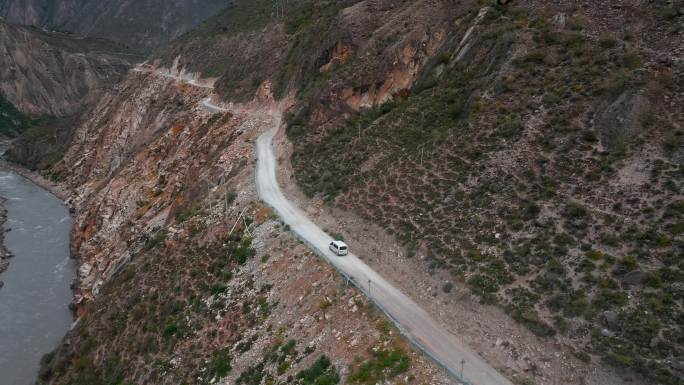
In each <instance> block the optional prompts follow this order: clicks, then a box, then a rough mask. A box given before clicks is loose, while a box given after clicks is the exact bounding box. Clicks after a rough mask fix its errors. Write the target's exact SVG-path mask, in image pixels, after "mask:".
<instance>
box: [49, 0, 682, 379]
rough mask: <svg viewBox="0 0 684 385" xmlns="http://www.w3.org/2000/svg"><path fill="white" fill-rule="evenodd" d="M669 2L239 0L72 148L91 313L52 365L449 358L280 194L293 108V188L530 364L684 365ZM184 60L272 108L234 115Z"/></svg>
mask: <svg viewBox="0 0 684 385" xmlns="http://www.w3.org/2000/svg"><path fill="white" fill-rule="evenodd" d="M656 3H657V6H655V5H654V6H653V7H651V6H650V5H649V6H647V5H644V3H643V2H640V1H636V0H635V1H625V2H621V3H620V4H618V5H615V4H612V3H610V4H609V3H606V2H575V1H555V2H545V1H544V2H542V1H533V0H527V1H522V0H521V1H516V2H513V3H512V5H510V4H509V5H508V6H505V7H504V6H499V5H497V4H496V2H494V1H492V2H481V1H478V2H476V1H472V2H469V1H465V2H453V1H446V0H444V1H441V0H419V1H408V0H407V1H403V0H394V1H392V0H377V1H376V0H366V1H360V0H358V1H354V0H348V1H307V0H299V1H296V0H293V1H289V2H287V7H285V8H284V9H281V10H280V11H279V12H278V13H277V14H274V13H273V12H272V9H273V8H272V6H273V4H272V2H270V1H265V0H264V1H261V0H256V1H237V2H235V5H234V7H233V9H232V11H230V12H228V11H226V12H224V13H221V14H219V15H217V16H216V17H214V18H211V19H210V20H208V21H207V22H206V23H204V24H203V25H202V26H200V27H199V28H197V29H195V30H193V31H192V32H190V33H188V34H186V35H184V36H183V37H181V38H180V39H178V40H176V41H175V42H173V43H172V44H171V45H169V46H168V47H165V48H163V49H161V50H160V51H158V52H157V53H156V54H155V56H154V58H153V60H150V63H152V64H153V65H156V66H166V67H171V68H170V70H169V71H170V72H164V71H160V73H163V74H165V75H166V76H165V77H159V76H157V75H155V74H154V73H153V72H152V73H150V72H147V71H149V69H148V68H147V67H145V68H141V70H140V72H133V73H131V74H130V75H129V77H128V78H127V79H126V81H124V82H123V83H121V84H120V85H119V86H118V87H117V88H116V90H115V91H113V92H111V93H107V94H106V95H104V96H103V97H102V98H101V100H100V101H99V103H98V105H97V106H96V108H95V109H94V110H93V112H92V114H90V119H88V121H87V122H85V123H84V124H83V125H81V126H80V127H79V129H78V130H77V132H76V134H75V135H74V138H73V141H72V143H71V146H70V148H69V151H68V153H67V155H66V156H65V157H64V159H63V160H62V162H60V163H58V164H56V165H55V166H53V167H51V169H50V172H51V173H52V174H53V175H55V176H56V177H57V178H61V179H62V180H64V181H65V183H67V184H68V185H69V186H71V188H72V189H73V190H74V199H73V201H72V203H73V205H74V207H75V208H76V209H77V212H78V214H77V219H76V223H77V231H76V235H75V237H74V244H73V249H74V252H75V254H76V255H77V257H78V258H79V261H80V263H81V269H80V271H79V282H78V294H77V299H78V307H77V309H78V314H79V316H80V319H79V321H78V324H77V326H76V327H75V328H74V330H73V331H72V332H71V333H70V334H69V335H68V336H67V338H66V339H65V341H64V343H63V344H62V345H61V346H60V348H59V349H58V350H57V351H56V352H55V354H53V355H50V356H48V357H46V359H45V365H44V371H43V372H42V374H41V381H43V382H46V383H57V384H69V383H75V384H78V383H107V382H109V383H122V382H123V381H124V380H125V381H129V382H133V383H182V382H183V381H186V382H188V383H196V382H197V383H204V382H215V381H218V380H219V379H222V380H221V381H222V383H237V384H262V383H263V384H272V383H299V384H303V383H338V382H340V381H341V382H342V383H364V384H366V383H367V384H375V383H378V382H382V381H384V380H385V379H387V378H386V377H388V376H389V377H393V378H394V377H396V376H397V375H398V374H401V373H404V372H405V371H406V370H412V371H414V372H410V373H411V375H407V376H406V377H403V376H401V377H396V378H394V379H393V381H402V382H412V381H418V383H421V382H422V381H432V380H431V379H430V378H431V376H432V378H434V376H436V377H439V376H438V375H435V374H434V373H435V372H434V371H435V368H434V366H432V364H430V363H426V362H420V363H417V364H414V365H412V369H407V368H406V367H405V364H404V363H405V362H407V361H408V360H407V359H406V358H404V356H405V355H406V353H405V352H406V349H405V347H402V348H401V349H400V350H398V351H395V350H392V349H391V348H388V347H389V346H394V345H399V346H401V342H400V340H397V339H394V338H392V339H391V340H386V339H385V338H388V337H389V336H393V335H394V334H395V333H394V331H391V330H390V329H388V328H387V327H386V325H384V326H381V327H380V328H378V330H377V333H376V332H375V330H371V329H372V328H370V325H371V322H374V321H373V320H374V319H375V318H374V316H373V312H372V311H371V310H368V307H366V306H360V305H361V304H362V302H358V303H357V302H356V299H357V298H356V297H353V295H352V294H350V293H349V292H348V291H347V289H344V290H342V289H341V288H342V284H343V283H342V282H339V281H337V280H335V279H333V278H326V279H325V280H324V281H319V280H316V279H311V278H310V277H312V276H315V277H319V276H318V275H317V274H319V273H320V274H321V277H322V276H325V277H329V275H328V274H330V271H329V270H327V268H326V267H325V266H323V265H321V264H320V261H317V260H315V259H313V258H310V256H308V255H307V256H303V255H302V254H304V253H305V248H303V247H302V246H301V245H300V246H297V245H296V243H295V242H294V241H293V240H292V239H291V238H290V236H289V235H286V234H282V233H281V230H283V231H284V230H286V229H285V228H281V227H280V226H278V225H277V224H276V222H275V221H274V220H273V219H272V218H271V214H270V213H269V211H268V210H267V209H266V208H264V207H263V206H261V205H260V204H259V203H257V202H256V197H255V195H254V191H253V185H252V183H253V182H252V180H251V177H252V174H251V172H252V167H253V162H254V158H253V140H254V138H255V136H256V133H257V132H256V131H258V130H263V129H264V128H265V127H268V126H269V125H271V124H273V121H272V117H273V112H274V111H280V110H282V109H284V108H285V107H290V108H288V111H289V119H288V124H287V138H280V140H281V141H280V143H279V145H278V147H277V150H278V151H279V152H280V155H281V156H282V159H281V162H282V167H283V170H282V172H283V174H282V175H281V180H282V181H283V185H284V186H285V187H286V189H287V190H288V192H289V194H290V195H291V197H293V198H294V199H298V200H299V202H300V203H301V204H303V205H305V206H306V209H307V210H308V211H309V213H310V214H312V215H314V216H315V217H316V219H317V220H318V221H320V222H321V223H322V224H323V225H324V226H327V228H328V229H329V231H330V232H331V233H339V235H340V236H343V237H344V238H345V239H347V240H349V241H350V244H351V245H352V247H353V249H354V250H355V251H356V250H358V254H359V255H360V256H362V257H365V258H366V262H367V263H368V264H369V265H371V266H372V267H373V268H374V269H377V270H378V271H381V272H382V273H383V275H386V276H387V277H388V278H389V279H390V280H392V281H393V282H394V283H396V284H397V285H398V286H401V287H402V288H403V289H404V291H405V292H407V293H409V294H410V295H411V296H412V297H413V298H414V299H415V300H416V301H417V302H419V303H421V305H424V306H425V307H426V308H428V309H429V311H430V312H431V315H432V316H434V317H435V318H437V319H438V320H439V321H441V322H442V323H444V324H445V325H446V326H447V327H449V328H450V330H453V331H454V332H455V334H457V335H458V336H459V337H461V338H462V339H463V340H464V341H466V342H467V343H469V344H470V345H471V346H472V347H473V348H474V349H475V350H476V351H478V352H479V353H480V354H481V355H482V356H483V357H484V358H485V359H486V360H487V361H488V362H490V364H491V365H493V366H495V367H496V368H497V369H500V370H501V371H502V372H503V373H505V374H506V375H508V376H509V378H511V379H515V381H518V382H520V383H522V384H530V383H536V384H539V385H541V384H556V383H571V384H602V385H606V384H624V383H632V384H679V383H681V381H682V376H683V373H682V368H683V367H684V366H682V355H683V354H684V353H683V351H682V349H683V346H684V337H683V336H684V334H683V333H684V331H683V330H682V324H684V322H683V319H682V317H683V315H682V314H684V313H683V312H682V307H683V303H682V301H684V298H683V291H682V287H683V286H682V282H683V281H684V265H682V263H683V262H682V258H681V256H682V242H683V241H684V240H683V239H682V231H681V230H682V223H681V222H682V213H683V212H684V210H683V209H682V201H683V200H684V198H683V197H682V192H681V188H682V183H683V182H682V172H681V168H682V166H681V161H682V159H683V158H682V151H684V149H683V148H682V143H684V142H682V140H681V138H682V131H681V130H682V124H683V120H684V117H683V116H682V108H681V106H682V105H684V100H683V98H684V89H683V88H684V85H683V84H682V79H683V78H684V77H683V76H682V75H683V72H682V71H683V68H682V65H683V64H682V53H683V52H684V47H682V41H684V39H682V33H683V28H682V22H683V21H682V14H683V12H682V10H681V9H682V5H681V2H676V1H675V2H673V1H669V2H654V3H653V4H656ZM283 4H285V3H283ZM174 73H179V74H180V73H182V74H183V75H184V77H186V78H189V77H191V76H200V75H203V76H205V77H210V78H213V79H210V80H207V81H206V82H195V83H194V84H211V83H213V84H215V85H216V89H215V92H216V93H217V95H213V97H221V98H223V99H224V101H226V102H228V101H232V102H239V101H249V100H251V101H252V102H251V103H249V104H246V105H244V104H243V105H239V104H238V105H237V107H236V105H233V104H231V106H233V108H232V109H233V110H234V112H233V113H232V114H228V115H220V114H213V113H211V112H210V111H206V110H205V109H203V108H202V100H204V98H206V97H209V96H212V95H210V92H211V91H210V90H209V88H208V87H196V86H193V85H191V84H187V83H178V84H173V81H172V80H170V79H171V78H172V77H173V76H174ZM188 73H192V74H193V75H189V74H188ZM272 98H275V99H280V98H282V99H283V101H282V102H281V103H276V102H274V101H273V100H272ZM288 138H289V141H288V140H287V139H288ZM289 166H291V168H292V170H288V167H289ZM290 171H293V172H292V173H290ZM295 181H296V182H297V184H298V185H299V186H301V188H302V189H303V190H304V192H305V193H306V194H307V195H308V196H302V195H300V194H299V192H298V191H297V188H296V186H295V183H294V182H295ZM215 186H216V187H215ZM255 256H257V258H254V257H255ZM293 266H296V268H293ZM312 280H315V282H314V284H313V285H311V286H310V287H309V283H310V282H311V281H312ZM322 282H323V283H322ZM271 285H272V286H271ZM471 294H474V295H476V296H477V299H479V302H478V301H474V300H472V299H471ZM354 295H355V294H354ZM354 306H356V310H353V309H355V308H354ZM361 308H363V309H364V310H367V312H364V313H363V315H362V316H358V317H357V316H356V312H358V310H359V309H361ZM347 311H349V312H353V313H354V315H351V316H350V315H349V314H346V316H345V312H347ZM504 312H505V313H506V314H507V316H506V315H505V314H504ZM376 320H381V318H377V319H376ZM351 322H355V323H353V324H351ZM516 322H517V324H516ZM311 325H315V327H311ZM307 328H312V330H313V331H312V332H311V333H305V332H304V330H306V329H307ZM369 328H370V329H369ZM525 328H527V329H528V330H526V329H525ZM369 330H370V331H369ZM288 333H289V334H288ZM318 335H320V336H321V337H320V338H318ZM288 338H292V339H294V342H293V343H284V342H285V340H286V339H288ZM131 341H135V342H133V343H132V342H131ZM255 341H256V342H255ZM360 341H363V342H360ZM385 341H387V342H385ZM311 342H313V345H315V346H317V349H321V350H324V351H325V354H326V356H328V357H331V358H332V361H333V365H332V366H334V367H335V370H334V371H333V370H331V369H330V368H331V366H330V365H329V364H326V362H325V360H323V362H321V363H320V364H319V363H318V361H316V363H315V364H314V365H313V366H311V367H310V371H308V370H305V369H306V368H307V367H308V365H310V364H312V363H314V362H312V361H313V359H314V356H312V357H310V358H306V357H307V355H306V352H307V351H309V350H310V349H308V348H306V347H305V346H307V345H309V344H310V343H311ZM370 347H372V348H375V350H372V351H371V352H372V353H367V354H364V353H363V351H364V350H365V349H366V348H370ZM319 352H320V350H319ZM318 354H319V353H316V355H315V356H316V357H318ZM357 354H358V355H360V356H362V357H363V358H361V359H360V361H364V362H363V363H359V362H356V360H355V359H354V358H353V356H354V355H357ZM316 359H317V358H316ZM417 359H418V358H417V357H416V356H415V355H413V356H412V358H411V360H410V361H411V362H416V360H417ZM606 363H607V364H609V365H606ZM466 364H467V363H466ZM383 365H387V366H389V367H383ZM611 368H612V369H611ZM421 370H422V371H421ZM312 372H316V373H318V374H322V376H321V377H319V378H322V379H320V382H317V381H316V380H315V379H312V377H316V376H313V375H310V373H312ZM302 373H303V374H302ZM337 375H339V377H336V376H337ZM411 376H416V378H415V379H414V378H412V377H411ZM440 380H441V379H440Z"/></svg>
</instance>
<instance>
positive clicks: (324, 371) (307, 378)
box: [295, 355, 340, 385]
mask: <svg viewBox="0 0 684 385" xmlns="http://www.w3.org/2000/svg"><path fill="white" fill-rule="evenodd" d="M295 378H296V384H298V385H335V384H337V383H339V382H340V376H339V375H338V374H337V370H335V367H334V366H333V365H332V364H331V363H330V359H329V358H328V357H327V356H325V355H323V356H320V357H319V358H318V359H317V360H316V361H315V362H314V363H313V364H311V366H309V367H308V368H307V369H304V370H302V371H300V372H299V373H297V376H296V377H295Z"/></svg>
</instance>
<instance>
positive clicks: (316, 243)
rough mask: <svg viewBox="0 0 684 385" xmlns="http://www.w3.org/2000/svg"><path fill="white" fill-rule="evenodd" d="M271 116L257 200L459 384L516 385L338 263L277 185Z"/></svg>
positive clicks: (357, 266) (384, 285)
mask: <svg viewBox="0 0 684 385" xmlns="http://www.w3.org/2000/svg"><path fill="white" fill-rule="evenodd" d="M137 71H138V72H142V71H141V70H137ZM145 72H147V71H145ZM158 74H159V75H161V76H164V77H168V78H173V79H175V80H177V81H183V82H187V83H190V84H192V85H195V86H198V87H201V88H213V87H211V86H207V85H202V84H201V83H199V82H197V81H195V80H190V79H184V78H182V77H178V76H174V75H171V74H169V73H158ZM200 105H201V107H202V108H205V109H206V110H207V111H209V112H211V113H223V112H231V110H230V109H227V108H225V107H220V106H217V105H216V104H214V103H213V101H212V98H211V96H209V97H207V98H205V99H203V100H202V101H201V102H200ZM272 116H273V127H271V128H270V129H269V130H268V131H266V132H265V133H263V134H262V135H261V136H259V138H258V139H257V143H256V150H257V169H256V185H257V192H258V194H259V197H260V198H261V199H262V200H263V201H264V202H265V203H267V204H268V205H269V206H271V207H272V208H273V209H274V210H275V212H276V213H277V214H278V216H279V217H280V218H281V220H282V221H283V222H284V223H286V224H287V225H288V226H290V229H291V230H292V231H293V232H294V233H295V234H296V235H297V236H298V237H300V238H301V239H302V240H303V241H305V242H306V243H308V244H309V246H310V247H311V248H312V249H314V250H315V251H316V252H317V253H318V254H319V255H320V256H322V257H323V258H325V259H326V260H327V261H328V262H329V263H330V264H331V265H333V267H335V269H337V270H338V271H339V272H340V273H341V274H343V275H344V276H346V277H347V278H348V279H349V280H350V281H351V282H353V283H354V285H355V286H356V287H358V288H359V289H360V290H361V291H362V292H363V293H364V294H365V295H366V296H367V297H368V298H369V299H370V300H371V301H373V302H374V303H375V304H376V305H377V306H378V307H379V308H380V309H382V311H383V312H384V313H385V314H386V315H387V316H388V317H390V318H391V319H392V320H393V321H394V323H395V324H396V325H397V327H398V328H399V330H400V331H401V333H402V334H403V335H404V336H405V337H406V338H407V339H409V340H410V341H411V342H412V343H413V344H414V345H416V346H417V347H418V348H419V349H420V350H422V351H423V352H424V353H425V354H427V355H428V356H430V357H431V358H432V359H434V360H435V361H436V362H437V363H439V364H440V365H441V366H442V367H444V368H445V369H446V370H447V371H448V372H450V373H451V374H452V375H453V376H455V377H456V378H458V379H460V381H461V382H464V383H466V384H471V385H513V383H512V382H511V381H509V380H508V379H507V378H506V377H504V376H503V375H501V374H500V373H499V372H498V371H497V370H496V369H494V368H493V367H492V366H490V365H489V364H488V363H487V362H485V361H484V360H483V359H482V358H481V357H480V356H479V355H477V354H476V353H475V352H473V351H472V350H471V349H470V348H469V347H468V346H467V345H466V344H465V343H464V342H463V341H460V340H459V339H458V338H456V336H454V335H453V334H451V333H450V332H448V331H447V330H446V329H445V328H444V327H443V326H442V325H440V324H439V323H438V322H437V321H435V320H434V319H433V318H432V317H431V316H430V315H429V314H428V313H427V312H425V311H424V310H423V309H422V308H421V307H420V306H418V304H417V303H416V302H415V301H413V300H412V299H411V298H409V297H408V296H407V295H406V294H404V293H402V292H401V291H400V290H399V289H398V288H396V287H395V286H394V285H392V284H391V283H389V282H388V281H387V280H385V279H384V278H383V277H382V276H380V275H379V274H378V273H376V272H375V271H374V270H373V269H371V268H370V267H369V266H368V265H366V264H365V263H364V262H363V261H361V260H360V259H359V257H357V256H356V255H354V254H351V253H350V254H349V255H347V256H344V257H338V256H336V255H335V254H333V253H332V252H331V251H329V250H328V245H329V244H330V242H332V241H333V239H332V237H331V236H330V235H328V234H327V233H325V232H324V231H323V230H322V229H321V228H320V227H318V226H317V225H316V224H315V223H314V222H312V221H311V220H310V219H309V218H308V217H307V216H306V214H305V213H304V212H303V211H302V210H300V209H299V208H298V207H296V206H295V205H294V204H293V203H292V202H290V201H289V200H288V199H287V198H286V197H285V195H284V194H283V192H282V190H281V188H280V186H279V185H278V180H277V177H276V167H277V161H276V156H275V153H274V151H273V138H274V137H275V135H276V133H277V132H278V129H279V128H280V124H281V120H282V114H281V113H280V112H274V113H272ZM350 248H351V249H352V250H353V248H354V245H350Z"/></svg>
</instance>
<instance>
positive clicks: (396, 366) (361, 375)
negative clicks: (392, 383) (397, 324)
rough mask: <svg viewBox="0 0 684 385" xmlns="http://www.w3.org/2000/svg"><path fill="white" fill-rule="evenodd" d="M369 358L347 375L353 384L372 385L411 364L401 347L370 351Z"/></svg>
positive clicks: (405, 368) (402, 370)
mask: <svg viewBox="0 0 684 385" xmlns="http://www.w3.org/2000/svg"><path fill="white" fill-rule="evenodd" d="M371 355H372V357H371V359H370V360H369V361H367V362H365V363H363V364H361V365H360V366H359V368H358V369H357V370H356V371H355V372H353V373H352V374H351V375H350V376H349V381H350V382H351V383H355V384H365V385H373V384H376V383H378V382H383V381H384V380H388V379H392V378H394V377H396V376H397V375H399V374H402V373H405V372H406V371H407V370H408V369H409V366H410V364H411V360H410V358H409V357H408V356H407V355H406V354H405V353H404V351H403V350H402V349H401V348H395V349H393V350H382V349H381V350H378V351H371Z"/></svg>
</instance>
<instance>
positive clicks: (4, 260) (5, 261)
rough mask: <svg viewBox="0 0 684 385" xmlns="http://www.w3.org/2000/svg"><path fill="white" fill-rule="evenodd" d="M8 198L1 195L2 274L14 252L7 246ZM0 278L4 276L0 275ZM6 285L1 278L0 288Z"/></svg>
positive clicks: (0, 257)
mask: <svg viewBox="0 0 684 385" xmlns="http://www.w3.org/2000/svg"><path fill="white" fill-rule="evenodd" d="M5 201H6V199H5V198H3V197H0V274H2V273H3V272H4V271H5V270H7V268H8V267H9V259H10V258H11V257H12V254H11V253H10V252H9V250H7V248H5V231H6V229H5V222H7V210H6V209H5V207H4V205H5ZM0 278H2V277H1V276H0ZM3 286H4V284H3V282H2V280H0V289H2V287H3Z"/></svg>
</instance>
